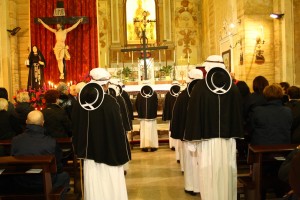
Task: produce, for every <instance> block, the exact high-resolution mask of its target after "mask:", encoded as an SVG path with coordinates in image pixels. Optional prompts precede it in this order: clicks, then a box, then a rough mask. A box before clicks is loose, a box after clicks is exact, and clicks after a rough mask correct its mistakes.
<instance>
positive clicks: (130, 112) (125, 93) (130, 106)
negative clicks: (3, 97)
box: [121, 90, 134, 126]
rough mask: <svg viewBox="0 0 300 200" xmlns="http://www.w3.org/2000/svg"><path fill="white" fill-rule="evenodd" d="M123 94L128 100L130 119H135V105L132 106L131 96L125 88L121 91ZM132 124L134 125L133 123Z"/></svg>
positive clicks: (126, 100)
mask: <svg viewBox="0 0 300 200" xmlns="http://www.w3.org/2000/svg"><path fill="white" fill-rule="evenodd" d="M121 96H122V97H123V99H124V100H125V102H126V105H127V109H128V115H129V119H131V120H134V116H133V106H132V102H131V100H130V97H129V95H128V93H127V92H126V91H125V90H123V91H122V93H121ZM131 126H132V123H131Z"/></svg>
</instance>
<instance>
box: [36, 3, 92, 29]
mask: <svg viewBox="0 0 300 200" xmlns="http://www.w3.org/2000/svg"><path fill="white" fill-rule="evenodd" d="M39 18H40V19H41V20H43V22H45V23H46V24H61V25H63V24H75V23H76V22H78V20H79V19H81V18H83V21H82V22H81V23H82V24H87V23H89V18H88V17H86V16H76V17H75V16H73V17H65V12H64V4H63V1H57V8H56V9H55V10H54V17H39ZM34 23H36V24H39V22H38V18H34Z"/></svg>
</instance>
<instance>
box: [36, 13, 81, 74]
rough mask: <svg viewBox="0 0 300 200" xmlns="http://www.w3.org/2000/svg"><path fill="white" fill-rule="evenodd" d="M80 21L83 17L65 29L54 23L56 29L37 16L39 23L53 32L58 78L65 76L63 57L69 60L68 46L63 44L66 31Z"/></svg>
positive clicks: (70, 29)
mask: <svg viewBox="0 0 300 200" xmlns="http://www.w3.org/2000/svg"><path fill="white" fill-rule="evenodd" d="M82 21H83V18H81V19H79V20H78V21H77V22H76V23H75V24H73V26H71V27H70V28H67V29H64V27H63V25H62V24H57V25H56V28H57V29H53V28H51V27H50V26H48V25H47V24H46V23H44V22H43V21H42V20H41V19H40V18H38V22H39V23H41V24H42V25H43V26H44V27H45V28H46V29H48V30H49V31H51V32H52V33H54V34H55V38H56V44H55V46H54V48H53V50H54V54H55V57H56V60H57V64H58V70H59V73H60V76H59V79H64V78H65V75H64V63H63V59H65V60H70V58H71V56H70V54H69V51H68V49H69V47H68V45H66V44H65V41H66V38H67V33H68V32H70V31H72V30H73V29H75V28H76V27H77V26H78V25H79V24H80V23H81V22H82Z"/></svg>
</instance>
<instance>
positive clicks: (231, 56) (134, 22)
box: [0, 0, 300, 199]
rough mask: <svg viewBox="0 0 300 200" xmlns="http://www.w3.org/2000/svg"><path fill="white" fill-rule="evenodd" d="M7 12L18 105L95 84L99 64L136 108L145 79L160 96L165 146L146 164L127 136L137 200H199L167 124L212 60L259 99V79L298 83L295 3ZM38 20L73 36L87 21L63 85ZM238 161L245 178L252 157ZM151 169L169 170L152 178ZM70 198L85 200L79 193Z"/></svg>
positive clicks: (6, 54) (21, 3) (2, 42)
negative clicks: (32, 61)
mask: <svg viewBox="0 0 300 200" xmlns="http://www.w3.org/2000/svg"><path fill="white" fill-rule="evenodd" d="M0 10H1V12H0V24H1V29H0V87H4V88H6V89H7V92H8V98H9V100H10V101H12V102H13V101H14V99H15V96H16V94H17V93H18V92H20V91H24V90H32V89H37V90H39V91H46V90H48V89H56V87H57V85H58V84H59V82H62V81H63V82H65V83H66V84H67V85H68V86H70V85H74V84H75V85H76V84H77V83H80V82H87V81H89V80H90V77H89V72H90V70H91V69H93V68H97V67H101V68H105V69H106V70H107V71H109V72H110V74H111V76H112V78H115V79H118V80H120V82H122V83H123V85H124V90H125V91H127V92H128V93H129V95H130V98H131V100H132V101H133V104H134V102H135V98H136V95H137V93H138V92H139V90H140V89H141V87H142V85H143V83H145V82H146V83H149V84H151V85H152V86H153V88H154V89H155V90H156V91H157V92H158V95H159V105H158V118H159V119H158V122H157V123H158V129H159V141H160V147H159V148H160V149H159V150H158V151H157V152H153V153H152V152H151V153H152V154H151V156H149V157H150V158H151V159H153V160H147V158H146V156H145V152H141V151H140V149H139V148H138V146H137V145H136V144H137V143H138V141H139V135H138V134H139V133H138V132H139V121H138V120H136V119H135V120H134V121H133V131H132V132H131V134H132V135H131V136H130V138H129V140H130V142H131V144H132V147H133V148H132V152H133V158H134V159H136V160H133V161H132V164H131V165H130V167H129V170H128V172H127V173H128V174H127V180H126V181H127V187H128V195H129V199H200V195H199V194H197V195H189V194H187V193H184V189H183V186H182V187H179V186H178V185H180V184H181V185H183V176H182V174H181V171H180V169H179V164H178V163H176V159H175V153H174V151H171V150H170V149H169V148H168V145H167V144H166V143H167V142H168V139H169V136H168V129H169V124H168V122H165V121H162V120H160V118H161V115H162V108H163V99H164V97H165V94H166V92H167V91H168V90H169V88H170V86H171V84H172V83H173V82H174V81H176V82H177V83H179V84H180V85H181V86H182V88H185V87H186V79H187V76H188V72H189V71H190V70H191V69H194V68H198V69H203V68H204V67H203V63H204V62H205V61H206V59H207V58H208V57H209V56H210V55H221V56H222V58H223V61H224V65H225V67H226V70H227V71H228V72H229V73H230V74H231V75H232V77H233V78H234V79H235V80H239V81H245V82H246V83H247V85H248V86H249V88H250V90H251V92H252V91H253V89H252V84H253V80H254V78H255V77H257V76H264V77H265V78H266V79H267V80H268V81H269V83H270V84H273V83H280V82H288V83H289V84H290V85H291V86H300V79H298V76H300V68H299V67H297V66H300V47H299V45H297V44H298V42H297V41H299V40H300V1H297V0H76V1H73V0H47V1H45V0H1V1H0ZM39 19H42V20H43V21H44V22H45V23H46V24H47V25H49V27H50V28H52V29H56V24H58V23H62V24H63V25H64V26H65V28H66V29H68V28H70V27H71V26H73V25H74V24H75V23H77V21H78V20H80V19H82V22H80V23H79V25H78V26H77V27H76V28H74V29H73V30H72V31H70V32H68V33H67V35H66V38H65V44H66V45H67V46H68V47H66V49H67V51H68V52H69V56H70V57H69V58H66V57H64V59H63V64H64V76H63V78H62V77H61V74H62V72H61V71H60V69H59V67H58V59H57V57H56V55H55V53H54V51H55V50H54V48H55V46H56V43H57V38H56V37H57V36H55V34H53V33H52V32H51V31H49V30H47V29H46V28H45V27H44V26H43V25H42V24H41V23H40V22H39ZM298 25H299V26H298ZM33 46H36V47H37V48H38V50H39V51H40V52H41V53H42V56H43V57H44V63H45V64H44V68H43V79H42V80H41V83H39V84H40V85H39V86H38V87H34V88H32V87H33V86H29V81H30V80H29V68H30V66H29V55H30V53H31V51H32V49H33V48H32V47H33ZM136 115H137V113H136V110H135V117H137V116H136ZM149 153H150V152H149ZM147 156H148V155H147ZM149 157H148V158H149ZM159 159H163V160H164V161H163V162H161V160H159ZM240 162H241V163H242V164H241V165H240V166H241V168H240V169H239V170H240V171H239V172H240V173H241V174H242V176H243V175H244V174H247V173H248V171H247V170H249V168H248V165H246V161H245V160H241V161H240ZM160 163H161V165H163V166H164V167H166V166H168V167H169V168H168V169H165V168H164V167H161V166H160ZM149 165H153V166H154V167H153V168H154V169H159V170H161V171H160V172H158V170H157V171H151V169H149ZM144 170H149V171H144ZM176 170H177V171H176ZM0 174H1V173H0ZM151 175H152V176H151ZM77 178H78V177H77ZM241 181H245V180H241ZM246 182H247V180H246ZM152 183H153V184H152ZM175 183H178V184H175ZM138 184H141V185H138ZM151 184H152V185H151ZM243 184H244V186H245V185H247V183H245V182H238V186H237V187H238V192H239V194H238V198H240V199H247V197H246V196H247V195H246V193H247V192H248V191H247V192H246V187H243ZM75 187H77V186H74V188H75ZM78 188H80V186H78ZM145 188H146V189H145ZM174 188H175V189H174ZM78 190H80V189H78ZM251 191H252V192H253V188H252V189H251V188H250V193H251ZM72 192H74V193H75V191H74V189H73V190H72ZM272 195H273V194H269V196H270V199H272V198H273V196H274V195H273V196H272ZM250 196H251V194H250ZM67 199H78V198H77V196H76V195H73V194H72V195H68V196H67ZM250 199H251V198H250ZM254 199H255V198H254Z"/></svg>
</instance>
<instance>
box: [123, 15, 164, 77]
mask: <svg viewBox="0 0 300 200" xmlns="http://www.w3.org/2000/svg"><path fill="white" fill-rule="evenodd" d="M147 16H148V12H147V11H144V12H143V19H142V20H139V19H134V22H142V26H143V27H142V36H141V39H140V42H141V45H142V47H141V48H128V49H121V52H131V51H142V55H143V60H144V75H145V78H144V79H145V80H147V79H148V78H147V50H148V51H150V50H158V49H168V46H158V47H148V38H147V37H146V26H147V23H150V22H156V21H155V20H149V19H147Z"/></svg>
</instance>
